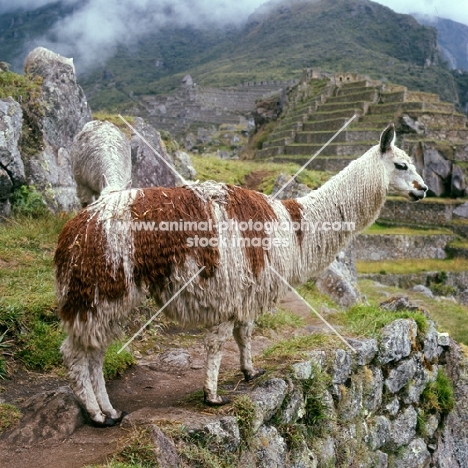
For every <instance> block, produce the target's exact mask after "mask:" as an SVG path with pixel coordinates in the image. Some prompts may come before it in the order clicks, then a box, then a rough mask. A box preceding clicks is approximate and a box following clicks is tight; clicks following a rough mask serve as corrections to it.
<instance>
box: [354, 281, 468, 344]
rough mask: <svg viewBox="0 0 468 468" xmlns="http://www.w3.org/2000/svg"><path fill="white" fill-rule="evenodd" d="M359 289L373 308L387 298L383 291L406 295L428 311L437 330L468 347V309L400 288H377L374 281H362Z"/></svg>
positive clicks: (448, 301)
mask: <svg viewBox="0 0 468 468" xmlns="http://www.w3.org/2000/svg"><path fill="white" fill-rule="evenodd" d="M359 289H360V291H361V293H362V294H364V295H365V296H366V298H367V300H368V301H369V303H370V304H371V305H373V306H377V305H378V304H379V303H380V302H382V301H383V300H385V299H386V298H387V296H386V294H383V293H382V291H381V290H384V291H385V292H387V293H390V294H392V295H400V296H401V295H403V294H404V295H405V296H408V298H409V300H410V301H412V302H414V303H416V304H417V305H418V306H419V307H422V308H423V309H425V310H427V311H428V313H429V315H430V316H431V318H432V320H434V322H435V324H436V326H437V329H438V330H439V331H441V332H447V333H449V334H450V336H451V337H452V338H453V339H454V340H456V341H458V342H459V343H463V344H465V345H468V307H467V306H463V305H461V304H458V303H456V302H452V301H450V300H444V301H443V302H440V301H438V300H437V299H436V298H434V299H430V298H427V297H425V296H423V295H422V294H419V293H416V292H414V291H402V290H401V289H399V288H394V287H391V286H384V285H382V286H380V287H378V288H376V287H375V284H374V282H373V281H370V280H360V281H359ZM393 317H394V315H393Z"/></svg>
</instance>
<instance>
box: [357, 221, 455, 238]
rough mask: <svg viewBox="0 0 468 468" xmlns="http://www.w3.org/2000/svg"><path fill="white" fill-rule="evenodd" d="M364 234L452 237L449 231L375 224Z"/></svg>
mask: <svg viewBox="0 0 468 468" xmlns="http://www.w3.org/2000/svg"><path fill="white" fill-rule="evenodd" d="M363 234H387V235H403V236H434V235H442V234H445V235H447V234H448V235H450V234H452V232H451V231H449V230H448V229H415V228H411V227H407V226H385V225H382V224H378V223H374V224H373V225H372V226H370V227H369V228H367V229H366V230H365V231H364V232H363Z"/></svg>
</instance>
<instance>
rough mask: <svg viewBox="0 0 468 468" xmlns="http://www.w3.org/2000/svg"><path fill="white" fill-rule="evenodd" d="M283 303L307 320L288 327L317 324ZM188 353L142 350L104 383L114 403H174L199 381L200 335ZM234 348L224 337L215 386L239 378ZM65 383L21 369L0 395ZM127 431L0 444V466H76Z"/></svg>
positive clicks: (97, 458) (257, 347) (107, 454)
mask: <svg viewBox="0 0 468 468" xmlns="http://www.w3.org/2000/svg"><path fill="white" fill-rule="evenodd" d="M282 307H283V308H287V309H288V310H291V311H293V312H295V313H296V314H297V315H300V316H303V317H307V321H308V325H307V327H306V328H305V329H303V330H302V331H299V330H294V331H292V330H289V331H285V332H284V334H288V333H289V334H290V333H310V332H314V331H315V330H320V329H321V325H320V322H319V321H318V320H317V321H315V320H313V319H310V313H309V310H308V308H307V306H305V305H304V304H303V303H302V302H301V301H300V300H298V299H297V298H296V297H295V296H293V295H289V296H287V297H286V298H285V300H284V301H283V303H282ZM277 339H278V336H271V337H265V336H261V335H256V336H255V338H254V339H253V342H252V348H253V349H252V352H253V355H254V358H255V356H259V355H260V354H261V353H262V351H263V350H264V349H266V348H267V347H268V346H270V345H271V344H272V343H273V342H275V341H277ZM186 351H187V352H188V353H189V354H190V366H189V367H188V368H185V369H183V370H180V369H177V368H172V369H171V368H169V369H165V370H164V371H159V370H157V369H158V365H157V362H158V361H155V360H154V359H156V358H155V357H154V356H153V357H151V356H146V358H145V359H142V360H140V361H139V364H138V365H136V366H132V367H131V368H130V369H128V370H127V371H126V372H125V373H124V375H123V376H122V377H120V378H118V379H115V380H113V381H111V382H109V383H108V392H109V395H110V398H111V401H112V402H113V403H114V405H115V407H117V408H121V409H124V410H125V411H127V412H129V413H133V412H135V411H137V410H140V409H143V408H156V409H157V408H160V409H163V408H169V407H173V406H177V405H178V404H179V403H180V401H181V400H183V399H184V398H185V397H187V396H188V395H190V394H191V393H193V392H195V391H197V390H201V388H202V387H203V375H204V369H203V361H204V350H203V336H202V335H200V337H199V339H198V340H197V341H196V342H195V343H194V344H192V345H191V346H189V347H187V348H186ZM238 360H239V353H238V349H237V346H236V344H235V342H234V340H232V339H231V340H229V341H228V342H227V343H226V346H225V350H224V355H223V361H222V364H221V374H220V387H221V388H222V387H223V376H226V375H228V374H229V375H230V376H232V375H235V376H236V378H237V377H238V378H239V380H241V379H242V375H241V373H240V372H239V370H238V369H239V364H238ZM63 385H66V381H65V380H63V379H58V378H53V377H44V376H41V375H37V374H32V373H30V374H27V373H25V372H22V373H20V374H18V375H17V376H15V378H14V379H13V380H11V381H7V382H6V383H5V384H3V387H4V388H5V391H4V392H3V393H2V394H1V395H0V396H1V398H2V399H3V400H4V401H6V402H9V403H16V404H18V403H19V402H21V401H24V400H25V399H27V398H29V397H31V396H33V395H35V394H37V393H40V392H44V391H47V390H52V389H56V388H58V387H60V386H63ZM126 433H127V431H126V430H125V429H124V428H121V427H119V426H118V427H112V428H106V429H97V428H94V427H91V426H87V425H85V426H82V427H80V428H79V429H78V430H77V431H75V432H74V433H73V434H72V435H71V436H70V437H69V438H68V439H66V440H64V441H61V442H57V441H53V442H51V441H44V442H42V443H39V444H37V445H34V446H30V447H22V446H17V447H15V446H5V445H4V444H3V445H0V460H1V463H0V464H1V466H5V467H9V468H26V467H30V466H34V467H35V468H42V467H43V468H81V467H83V466H86V465H92V464H99V463H105V462H106V461H107V460H109V459H110V458H112V454H113V453H115V451H116V449H117V444H118V441H119V439H120V438H122V437H123V436H124V435H125V434H126Z"/></svg>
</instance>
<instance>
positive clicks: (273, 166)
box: [192, 155, 331, 194]
mask: <svg viewBox="0 0 468 468" xmlns="http://www.w3.org/2000/svg"><path fill="white" fill-rule="evenodd" d="M192 163H193V166H194V167H195V169H196V171H197V175H196V178H197V179H199V180H200V181H201V182H204V181H206V180H214V181H217V182H225V183H227V184H234V185H240V186H242V185H245V183H246V177H247V176H248V175H249V174H252V173H255V172H260V173H262V174H263V177H262V181H261V182H260V184H259V186H258V187H257V190H259V191H261V192H263V193H266V194H271V192H272V189H273V183H274V181H275V179H276V178H277V177H278V176H279V175H280V174H287V175H290V176H292V175H294V174H295V173H296V172H297V171H298V170H299V168H300V166H299V165H297V164H294V163H289V164H279V163H272V162H268V161H245V160H242V161H240V160H224V159H219V158H217V157H215V156H195V155H194V156H192ZM330 177H331V174H330V173H327V172H319V171H310V170H304V171H302V172H301V174H300V175H299V176H298V178H297V179H298V181H299V182H300V183H303V184H305V185H307V186H308V187H309V188H311V189H316V188H318V187H320V186H321V185H322V184H323V183H324V182H326V181H327V180H328V179H329V178H330Z"/></svg>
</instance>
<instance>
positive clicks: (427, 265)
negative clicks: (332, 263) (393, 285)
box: [356, 258, 468, 275]
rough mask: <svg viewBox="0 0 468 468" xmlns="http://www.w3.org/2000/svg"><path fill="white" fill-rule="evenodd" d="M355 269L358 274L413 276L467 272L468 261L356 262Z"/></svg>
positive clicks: (403, 260) (427, 259)
mask: <svg viewBox="0 0 468 468" xmlns="http://www.w3.org/2000/svg"><path fill="white" fill-rule="evenodd" d="M356 268H357V271H358V273H360V274H379V273H381V272H385V273H386V274H397V275H404V274H413V273H423V272H427V271H452V272H462V271H468V259H464V258H453V259H445V260H438V259H431V258H421V259H418V260H417V261H416V260H407V259H399V260H379V261H357V262H356Z"/></svg>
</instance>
